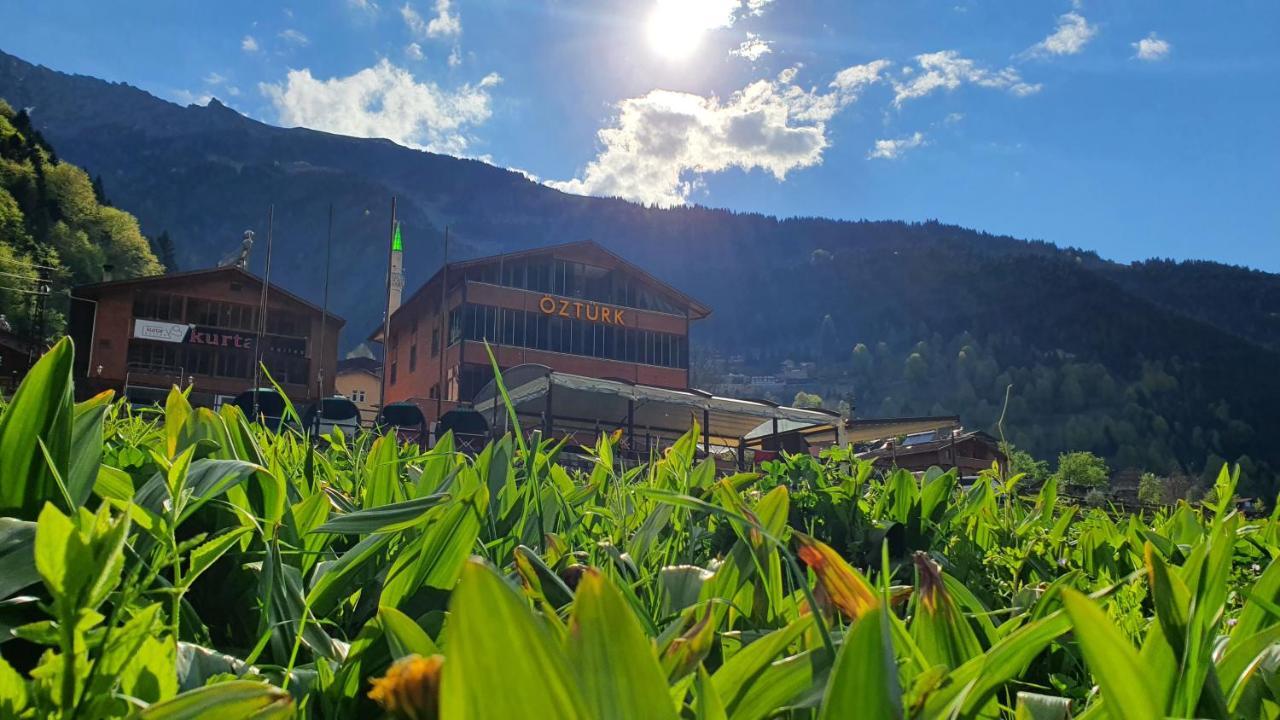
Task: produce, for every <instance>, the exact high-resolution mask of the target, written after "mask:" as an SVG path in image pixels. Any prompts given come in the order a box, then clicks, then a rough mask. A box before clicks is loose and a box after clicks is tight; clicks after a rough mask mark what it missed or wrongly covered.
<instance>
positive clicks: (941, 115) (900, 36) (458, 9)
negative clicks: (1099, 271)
mask: <svg viewBox="0 0 1280 720" xmlns="http://www.w3.org/2000/svg"><path fill="white" fill-rule="evenodd" d="M6 6H7V7H6V10H5V16H6V22H4V23H3V24H0V49H3V50H5V51H6V52H10V53H13V54H15V55H18V56H20V57H22V58H24V59H26V60H29V61H32V62H36V63H40V64H43V65H47V66H49V67H51V68H54V69H56V70H61V71H66V72H75V73H82V74H88V75H93V76H96V77H101V78H104V79H107V80H111V81H117V82H128V83H130V84H132V85H135V86H137V87H140V88H142V89H144V90H147V91H149V92H151V93H153V94H155V95H157V96H159V97H162V98H165V99H168V100H172V101H174V102H179V103H182V104H189V103H201V104H203V103H207V102H208V101H209V98H211V97H217V98H218V99H219V100H220V101H222V102H223V103H225V104H227V105H229V106H231V107H233V108H235V109H237V110H239V111H240V112H243V113H244V114H246V115H248V116H250V117H253V118H255V119H258V120H262V121H264V122H268V123H271V124H275V125H282V126H288V127H292V126H305V127H312V128H316V129H321V130H326V131H330V132H339V133H344V134H349V135H359V136H367V137H386V138H390V139H391V140H394V141H396V142H398V143H401V144H403V145H407V146H411V147H417V148H423V149H427V150H432V151H436V152H443V153H448V154H452V155H459V156H467V157H475V158H480V159H483V160H486V161H488V162H491V163H493V164H495V165H498V166H501V167H507V168H511V169H515V170H519V171H521V172H523V173H525V174H526V175H528V176H530V177H531V178H534V179H536V180H538V181H539V182H543V183H546V184H548V185H550V186H552V187H556V188H559V189H561V190H564V191H566V192H573V193H578V194H587V195H602V196H620V197H625V198H628V199H631V200H635V201H638V202H643V203H649V204H655V205H664V206H669V205H678V204H699V205H706V206H711V207H723V208H729V209H733V210H738V211H752V212H761V213H766V214H771V215H777V216H780V217H788V216H824V217H832V218H846V219H860V218H869V219H895V220H928V219H937V220H940V221H943V222H948V223H955V224H959V225H964V226H968V227H972V228H976V229H979V230H985V231H988V232H993V233H1002V234H1009V235H1013V236H1015V237H1022V238H1027V239H1036V240H1048V241H1050V242H1053V243H1056V244H1058V245H1063V246H1075V247H1081V248H1085V249H1089V250H1095V251H1097V252H1098V253H1099V254H1101V255H1102V256H1103V257H1106V258H1110V259H1114V260H1119V261H1122V262H1127V261H1131V260H1137V259H1143V258H1148V257H1171V258H1177V259H1184V258H1202V259H1212V260H1219V261H1222V262H1228V263H1233V264H1239V265H1247V266H1250V267H1256V268H1259V269H1263V270H1267V271H1271V272H1280V122H1278V121H1277V118H1278V116H1280V3H1277V2H1274V0H1232V1H1231V2H1203V1H1202V2H1187V1H1182V0H1132V1H1130V2H1117V1H1113V2H1105V3H1104V2H1100V1H1090V0H1074V1H1073V0H1005V1H1002V2H997V1H996V0H945V1H944V0H938V1H936V2H929V1H925V0H880V1H870V0H636V1H634V2H620V1H617V0H572V1H571V0H407V1H406V0H310V1H309V2H305V3H303V2H292V3H290V2H284V3H280V2H271V1H270V0H259V1H252V2H248V1H240V0H224V1H222V2H218V3H197V2H192V1H183V2H162V1H159V0H156V1H154V2H145V1H143V0H135V1H132V2H128V3H103V2H96V1H94V2H69V1H67V0H10V1H9V2H8V3H6Z"/></svg>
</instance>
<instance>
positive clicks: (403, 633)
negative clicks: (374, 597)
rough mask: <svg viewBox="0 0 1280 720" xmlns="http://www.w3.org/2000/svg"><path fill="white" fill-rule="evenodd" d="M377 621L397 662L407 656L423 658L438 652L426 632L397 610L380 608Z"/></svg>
mask: <svg viewBox="0 0 1280 720" xmlns="http://www.w3.org/2000/svg"><path fill="white" fill-rule="evenodd" d="M378 620H379V622H381V623H382V632H383V634H384V635H386V638H387V647H388V648H390V649H391V657H392V658H393V659H396V660H399V659H400V658H402V657H406V656H409V655H421V656H422V657H424V658H425V657H431V656H432V655H435V654H436V653H438V652H440V650H439V649H438V648H437V647H436V644H435V643H434V642H432V641H431V636H429V635H427V631H426V630H423V629H422V626H420V625H418V623H416V622H414V620H413V618H411V617H409V616H408V615H405V614H404V613H402V612H400V611H399V610H397V609H395V608H393V607H386V606H383V607H380V608H378Z"/></svg>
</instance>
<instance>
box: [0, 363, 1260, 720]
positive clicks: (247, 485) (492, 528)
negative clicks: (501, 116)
mask: <svg viewBox="0 0 1280 720" xmlns="http://www.w3.org/2000/svg"><path fill="white" fill-rule="evenodd" d="M71 352H72V350H71V346H70V343H69V342H65V341H64V342H63V343H60V344H59V345H58V346H56V347H55V348H54V349H53V350H52V351H51V352H50V354H49V355H47V356H46V357H45V358H44V359H43V360H42V361H41V363H40V364H39V365H38V366H37V368H36V369H35V370H34V371H33V372H32V373H31V375H30V377H29V378H28V380H27V381H26V383H25V384H24V385H23V386H22V388H21V389H20V391H19V392H18V394H17V396H15V397H14V398H13V399H12V400H11V402H10V403H9V404H8V406H7V407H6V408H5V410H4V414H3V416H2V417H0V514H3V517H0V657H2V658H3V660H0V717H31V718H35V717H68V718H70V717H81V718H101V717H125V716H136V717H143V718H194V717H208V718H215V717H254V718H284V717H378V716H381V715H383V714H390V715H392V716H395V717H406V718H431V717H437V716H438V717H445V718H492V717H556V718H573V717H582V718H629V717H635V718H676V717H680V718H737V719H745V720H759V719H762V718H769V717H779V716H781V717H800V718H804V717H822V718H828V717H830V718H837V717H877V718H879V717H889V718H893V717H897V718H907V717H912V718H917V717H918V718H936V717H957V718H996V717H1017V718H1065V717H1068V716H1069V714H1074V716H1075V717H1086V718H1088V717H1098V718H1101V717H1110V718H1163V717H1167V716H1173V717H1216V718H1224V717H1277V716H1280V703H1278V701H1277V700H1278V698H1277V688H1278V687H1280V685H1278V681H1280V676H1278V675H1277V667H1278V666H1280V654H1278V653H1277V648H1280V564H1277V563H1275V562H1274V557H1275V555H1276V548H1277V547H1280V541H1278V539H1277V537H1276V530H1277V527H1280V525H1278V523H1277V518H1276V517H1274V516H1273V517H1271V518H1264V519H1248V518H1244V517H1242V516H1240V515H1239V514H1238V513H1236V512H1235V511H1234V509H1233V507H1232V505H1231V503H1230V500H1229V499H1230V498H1231V497H1232V489H1233V487H1234V485H1235V483H1236V478H1235V477H1233V476H1231V475H1229V474H1226V473H1224V474H1223V475H1222V476H1221V477H1220V478H1219V480H1218V482H1219V490H1218V492H1216V493H1215V497H1218V498H1225V499H1224V500H1222V501H1221V502H1220V503H1216V504H1210V505H1203V506H1198V507H1193V506H1190V505H1187V504H1181V505H1179V506H1177V507H1176V508H1173V509H1170V510H1168V511H1163V512H1160V513H1158V514H1156V515H1153V516H1150V517H1145V518H1143V517H1136V516H1125V517H1116V516H1113V515H1111V514H1108V513H1106V512H1104V511H1102V510H1099V509H1090V510H1082V509H1080V508H1077V507H1073V506H1067V505H1064V504H1062V503H1059V502H1058V501H1057V491H1056V484H1055V482H1054V481H1052V480H1050V481H1049V482H1048V483H1046V484H1045V485H1044V486H1043V487H1041V488H1039V489H1038V490H1037V491H1035V492H1034V493H1033V494H1031V495H1029V496H1027V497H1023V496H1022V495H1021V494H1020V493H1019V488H1018V484H1019V481H1020V479H1019V478H1017V477H1013V478H1007V479H1003V478H1000V477H997V476H996V475H994V474H991V475H988V476H985V477H983V478H981V479H980V481H979V482H977V483H976V484H974V485H972V486H971V487H962V486H960V485H959V484H958V482H957V479H956V477H955V476H954V475H953V474H951V473H942V472H938V471H933V472H929V473H926V474H925V476H924V477H923V478H917V477H914V476H912V475H910V474H908V473H905V472H892V473H888V474H887V475H883V476H882V475H880V474H877V473H876V472H874V471H873V470H872V468H871V467H869V466H868V465H866V464H863V463H860V462H857V461H856V460H853V459H851V458H849V457H848V456H847V455H846V454H844V453H842V452H839V451H833V452H831V453H829V454H828V455H827V456H826V457H824V458H822V459H820V460H819V459H813V458H808V457H790V458H787V459H786V460H785V461H781V462H776V463H770V464H767V465H766V466H765V467H764V468H763V469H762V471H761V472H759V473H749V474H738V475H731V476H728V477H718V476H717V473H716V472H715V469H714V467H713V466H712V464H710V463H709V462H707V461H705V460H699V459H697V457H696V455H697V452H696V451H697V447H696V442H697V440H696V439H697V437H698V431H697V429H696V428H694V429H693V430H692V431H691V432H690V434H689V435H687V436H685V437H684V438H682V439H681V440H680V441H679V442H677V443H676V444H675V445H674V446H673V447H672V448H670V450H669V451H668V452H667V453H666V454H665V455H664V456H663V457H661V458H655V459H654V461H653V462H651V463H649V464H647V465H644V466H642V467H625V466H623V465H622V464H621V463H619V462H618V461H617V460H616V459H615V457H614V452H613V451H614V442H615V440H614V439H613V438H610V437H602V438H600V440H599V442H598V443H597V444H596V446H595V448H594V449H593V451H592V452H591V455H590V457H589V458H588V459H587V461H586V462H585V463H582V462H576V461H573V460H572V459H571V458H569V457H568V456H567V455H565V454H563V452H562V450H563V448H562V447H561V446H560V445H559V444H557V443H555V442H552V441H549V440H544V439H542V438H540V437H539V436H538V435H537V434H534V435H533V436H532V439H530V440H526V439H525V438H524V437H523V436H508V437H505V438H503V439H501V440H499V441H497V442H494V443H493V444H491V445H489V446H488V447H487V448H485V449H484V451H483V452H481V453H480V454H479V455H477V456H475V457H468V456H465V455H463V454H460V453H458V452H455V451H454V449H453V445H452V442H451V440H450V439H448V438H446V439H445V440H444V441H442V442H441V443H440V444H439V445H438V446H436V447H435V448H432V449H431V450H429V451H421V450H420V449H418V448H417V447H415V446H413V445H411V444H402V443H398V442H397V440H396V438H394V437H392V436H386V437H375V436H373V435H369V434H361V435H359V436H356V437H353V438H345V437H342V436H341V435H333V436H328V437H324V438H320V439H319V440H318V445H317V446H316V447H315V448H314V450H313V449H312V446H311V445H310V444H309V442H308V441H307V440H306V439H305V438H302V437H300V436H297V435H295V434H291V433H284V434H279V435H276V434H270V433H267V432H264V431H263V430H261V429H260V428H258V427H257V426H254V425H251V424H250V423H248V422H246V420H245V418H244V417H243V416H242V415H241V414H240V413H239V412H238V411H237V410H236V409H235V408H233V407H224V408H223V409H222V410H221V411H219V412H216V413H215V412H213V411H211V410H208V409H204V408H200V409H194V408H192V407H191V406H190V405H189V404H188V403H187V401H186V398H185V397H184V396H183V395H182V394H181V393H180V392H178V391H176V390H175V391H174V392H173V393H172V394H171V395H170V396H169V398H168V402H167V404H166V407H165V408H164V409H163V412H156V413H141V414H129V413H128V412H126V411H125V410H124V408H123V407H122V406H121V405H119V404H113V403H112V402H111V399H110V398H109V397H105V396H102V397H98V398H94V399H93V400H90V401H88V402H85V403H80V404H73V403H72V402H71V395H70V375H71V371H70V365H71Z"/></svg>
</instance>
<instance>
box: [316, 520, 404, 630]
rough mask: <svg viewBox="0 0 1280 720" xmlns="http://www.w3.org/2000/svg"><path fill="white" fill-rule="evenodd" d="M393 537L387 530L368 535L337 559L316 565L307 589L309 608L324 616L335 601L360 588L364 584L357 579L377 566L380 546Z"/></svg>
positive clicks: (330, 610)
mask: <svg viewBox="0 0 1280 720" xmlns="http://www.w3.org/2000/svg"><path fill="white" fill-rule="evenodd" d="M393 537H395V536H394V535H391V534H388V533H379V534H376V535H370V536H368V537H366V538H365V539H363V540H361V541H360V542H358V543H356V544H355V545H354V546H353V547H352V548H351V549H350V550H348V551H346V552H345V553H343V554H342V556H341V557H339V558H338V559H337V560H334V561H333V562H331V563H327V564H325V565H322V566H320V567H319V568H317V570H316V572H317V573H318V574H319V578H313V580H312V583H313V584H312V586H311V591H310V592H308V593H307V604H308V605H309V606H310V607H311V611H312V612H314V613H315V614H316V615H318V616H321V617H323V616H325V615H328V614H329V613H330V612H333V609H334V608H335V607H337V605H338V603H340V602H342V601H343V600H344V599H346V598H348V597H350V596H351V595H353V594H355V593H356V592H357V591H359V590H362V589H364V587H365V583H363V582H360V581H361V580H363V579H365V578H366V577H367V576H370V575H371V574H372V573H371V572H369V570H370V569H371V568H376V567H377V565H376V561H377V560H379V559H380V558H381V556H382V555H381V553H382V549H383V548H384V547H386V546H387V544H388V543H389V542H391V539H392V538H393Z"/></svg>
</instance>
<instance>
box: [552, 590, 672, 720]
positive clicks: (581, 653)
mask: <svg viewBox="0 0 1280 720" xmlns="http://www.w3.org/2000/svg"><path fill="white" fill-rule="evenodd" d="M568 654H569V661H570V662H571V663H572V666H573V670H574V673H575V674H576V676H577V678H578V682H579V686H580V687H581V688H582V691H583V695H584V696H585V697H586V701H587V707H588V710H589V711H590V714H591V716H592V717H595V718H602V719H617V720H621V719H623V718H636V719H637V720H639V719H641V718H655V719H659V718H672V720H674V718H675V710H674V708H673V707H672V705H671V702H670V700H669V699H668V697H667V680H666V675H665V673H663V671H662V668H661V666H659V664H658V659H657V657H655V655H654V652H653V644H652V643H651V642H650V641H649V639H648V638H647V637H646V636H645V633H644V629H643V627H641V625H640V623H639V622H638V621H637V620H636V617H635V613H634V612H633V611H632V609H631V606H630V605H628V604H627V601H626V599H625V598H624V597H623V596H622V593H621V592H619V591H618V589H617V588H616V587H615V586H614V585H613V583H611V582H610V581H609V580H608V579H607V578H606V577H605V576H604V574H603V573H601V572H600V571H599V570H597V569H595V568H588V569H587V571H586V572H585V573H583V575H582V579H581V581H580V582H579V584H578V589H577V593H576V596H575V598H574V601H573V612H572V614H571V615H570V616H569V637H568Z"/></svg>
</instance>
